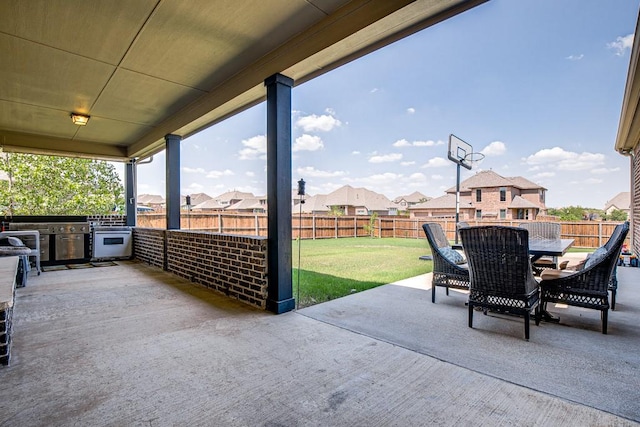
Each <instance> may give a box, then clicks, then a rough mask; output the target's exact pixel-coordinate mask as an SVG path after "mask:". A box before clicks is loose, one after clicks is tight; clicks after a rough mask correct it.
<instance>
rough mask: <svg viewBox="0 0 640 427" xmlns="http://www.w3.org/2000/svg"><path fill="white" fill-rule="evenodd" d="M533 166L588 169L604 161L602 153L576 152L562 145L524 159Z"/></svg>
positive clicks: (574, 169)
mask: <svg viewBox="0 0 640 427" xmlns="http://www.w3.org/2000/svg"><path fill="white" fill-rule="evenodd" d="M523 160H524V162H525V163H526V164H528V165H531V166H546V167H552V168H555V169H558V170H570V171H577V170H588V169H592V168H593V167H594V166H598V165H601V164H603V163H604V160H605V156H604V154H601V153H588V152H584V153H575V152H572V151H566V150H564V149H563V148H560V147H553V148H545V149H542V150H540V151H538V152H537V153H535V154H532V155H531V156H529V157H526V158H524V159H523Z"/></svg>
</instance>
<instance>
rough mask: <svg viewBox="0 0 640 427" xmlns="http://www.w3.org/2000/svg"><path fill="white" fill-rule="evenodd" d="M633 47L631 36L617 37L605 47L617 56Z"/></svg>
mask: <svg viewBox="0 0 640 427" xmlns="http://www.w3.org/2000/svg"><path fill="white" fill-rule="evenodd" d="M632 46H633V34H628V35H626V36H624V37H617V38H616V41H613V42H611V43H607V47H608V48H609V49H611V50H613V51H614V53H615V54H616V55H618V56H622V55H624V53H625V52H626V51H627V49H629V50H631V47H632Z"/></svg>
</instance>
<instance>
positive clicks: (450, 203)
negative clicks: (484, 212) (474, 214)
mask: <svg viewBox="0 0 640 427" xmlns="http://www.w3.org/2000/svg"><path fill="white" fill-rule="evenodd" d="M455 208H456V195H455V194H445V195H444V196H440V197H435V198H433V199H431V200H428V201H426V202H423V203H418V204H417V205H413V206H409V207H408V209H409V210H416V209H423V210H424V209H455ZM469 208H473V203H471V198H470V197H464V196H460V209H469Z"/></svg>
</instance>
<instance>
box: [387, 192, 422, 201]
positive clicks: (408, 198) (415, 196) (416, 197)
mask: <svg viewBox="0 0 640 427" xmlns="http://www.w3.org/2000/svg"><path fill="white" fill-rule="evenodd" d="M429 199H431V197H428V196H425V195H424V194H422V193H421V192H419V191H414V192H413V193H411V194H409V195H406V196H399V197H396V198H395V199H393V203H400V202H401V201H402V200H404V201H405V202H407V203H420V201H421V200H429Z"/></svg>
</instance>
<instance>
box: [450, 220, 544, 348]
mask: <svg viewBox="0 0 640 427" xmlns="http://www.w3.org/2000/svg"><path fill="white" fill-rule="evenodd" d="M460 237H461V238H462V245H463V246H464V250H465V254H466V255H467V262H468V264H469V277H470V279H471V284H470V290H469V327H470V328H472V327H473V312H474V308H475V307H482V308H483V309H484V310H485V313H486V311H487V310H490V311H493V312H499V313H509V314H515V315H520V316H524V338H525V339H526V340H529V321H530V318H531V313H532V312H533V313H534V318H535V322H536V325H539V324H540V310H539V308H540V307H539V302H540V297H539V287H538V282H537V281H536V279H535V278H534V277H533V272H532V270H531V261H530V258H529V232H528V231H527V230H526V229H524V228H519V227H504V226H491V225H490V226H480V227H469V228H462V229H460Z"/></svg>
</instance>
